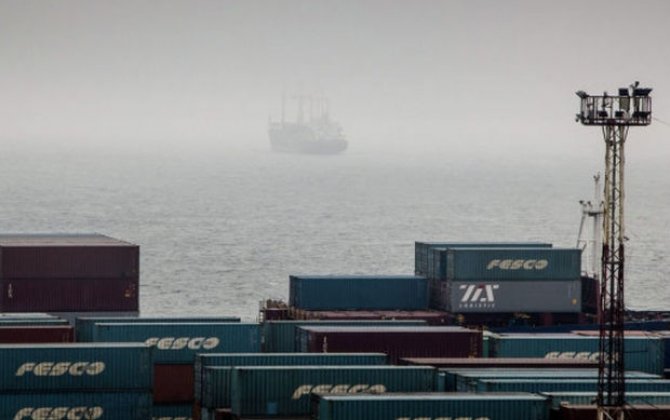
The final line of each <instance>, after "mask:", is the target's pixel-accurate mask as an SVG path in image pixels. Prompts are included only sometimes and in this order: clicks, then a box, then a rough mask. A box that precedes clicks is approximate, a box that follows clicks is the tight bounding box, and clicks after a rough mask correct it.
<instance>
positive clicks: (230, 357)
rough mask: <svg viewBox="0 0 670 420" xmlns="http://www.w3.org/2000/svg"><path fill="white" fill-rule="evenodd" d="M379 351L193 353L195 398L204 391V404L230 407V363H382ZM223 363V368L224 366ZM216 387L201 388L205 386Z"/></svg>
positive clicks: (199, 398)
mask: <svg viewBox="0 0 670 420" xmlns="http://www.w3.org/2000/svg"><path fill="white" fill-rule="evenodd" d="M386 362H387V357H386V355H385V354H383V353H351V354H348V353H271V354H217V353H212V354H198V355H196V356H195V363H194V374H195V380H194V382H195V399H196V401H201V400H202V396H203V395H205V394H207V395H210V396H211V397H212V398H214V400H213V401H203V406H204V407H213V408H220V407H230V371H231V368H232V367H233V366H340V365H343V366H352V365H367V366H371V365H385V364H386ZM214 366H216V367H218V368H219V369H216V371H215V372H211V373H210V378H212V379H213V380H212V381H211V382H210V381H205V380H203V372H204V370H205V369H206V368H209V367H214ZM226 367H227V369H226ZM212 386H214V387H216V389H213V390H208V391H205V390H204V389H205V388H210V387H212Z"/></svg>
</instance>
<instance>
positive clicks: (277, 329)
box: [263, 320, 427, 353]
mask: <svg viewBox="0 0 670 420" xmlns="http://www.w3.org/2000/svg"><path fill="white" fill-rule="evenodd" d="M375 325H377V326H380V327H384V326H388V327H390V326H405V327H411V326H418V325H427V324H426V321H421V320H420V321H406V320H383V321H356V320H353V321H266V322H264V323H263V340H264V349H263V351H265V352H267V353H293V352H296V351H299V350H300V347H299V343H298V341H297V331H296V329H297V328H299V327H306V326H324V327H325V326H333V327H337V326H341V327H346V326H361V327H363V326H375Z"/></svg>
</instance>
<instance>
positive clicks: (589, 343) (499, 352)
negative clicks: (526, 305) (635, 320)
mask: <svg viewBox="0 0 670 420" xmlns="http://www.w3.org/2000/svg"><path fill="white" fill-rule="evenodd" d="M598 342H599V337H585V336H580V335H576V334H501V335H495V336H491V337H490V338H489V351H490V352H491V353H493V355H494V357H545V358H550V359H586V360H596V361H597V360H598V354H599V353H598V349H599V347H598ZM663 358H664V348H663V340H661V339H659V338H657V337H634V336H628V337H626V338H625V363H626V369H628V370H635V371H640V372H648V373H653V374H655V375H663Z"/></svg>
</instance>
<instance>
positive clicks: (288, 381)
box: [203, 366, 435, 417]
mask: <svg viewBox="0 0 670 420" xmlns="http://www.w3.org/2000/svg"><path fill="white" fill-rule="evenodd" d="M434 377H435V370H434V369H433V368H429V367H409V366H293V367H291V366H289V367H285V366H282V367H275V366H266V367H238V368H234V369H233V371H232V377H231V397H232V400H231V403H232V404H231V407H232V412H233V414H235V415H237V416H239V417H245V416H248V417H251V416H291V415H308V414H309V412H310V394H312V393H315V392H318V393H360V392H375V393H384V392H430V391H433V390H434V386H435V378H434ZM203 397H204V396H203ZM204 398H206V397H204Z"/></svg>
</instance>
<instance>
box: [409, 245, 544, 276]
mask: <svg viewBox="0 0 670 420" xmlns="http://www.w3.org/2000/svg"><path fill="white" fill-rule="evenodd" d="M551 247H552V244H550V243H545V242H414V274H416V275H417V276H427V275H428V274H429V273H430V270H429V267H432V265H433V261H432V257H433V254H432V250H434V249H438V248H439V249H447V248H551Z"/></svg>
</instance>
